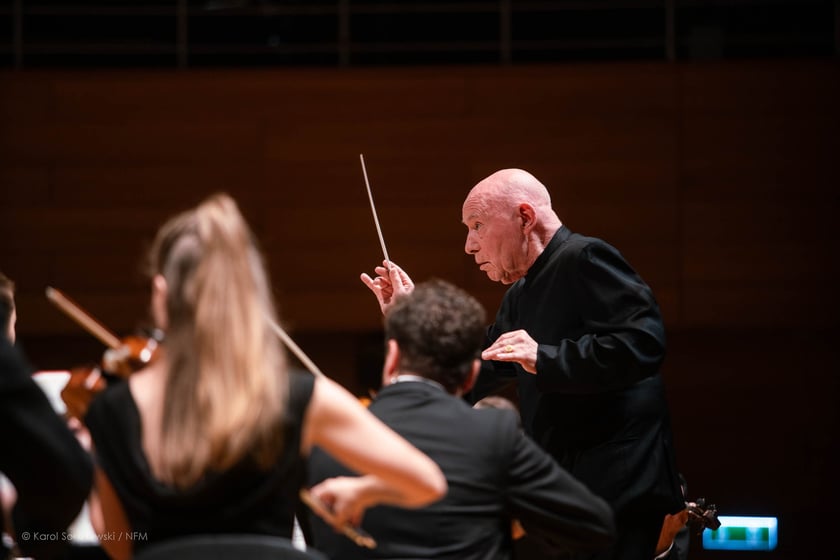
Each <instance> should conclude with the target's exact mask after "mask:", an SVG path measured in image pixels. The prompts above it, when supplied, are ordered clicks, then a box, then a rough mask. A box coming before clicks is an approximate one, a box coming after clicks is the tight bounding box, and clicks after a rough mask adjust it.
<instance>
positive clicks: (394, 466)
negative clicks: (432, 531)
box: [301, 378, 447, 521]
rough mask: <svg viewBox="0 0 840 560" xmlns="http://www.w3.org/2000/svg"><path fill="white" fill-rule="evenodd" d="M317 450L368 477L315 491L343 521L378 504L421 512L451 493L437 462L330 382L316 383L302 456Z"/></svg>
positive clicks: (305, 431)
mask: <svg viewBox="0 0 840 560" xmlns="http://www.w3.org/2000/svg"><path fill="white" fill-rule="evenodd" d="M313 445H317V446H318V447H321V448H322V449H323V450H324V451H326V452H327V453H329V454H330V455H332V456H333V457H334V458H335V459H336V460H338V461H340V462H341V463H343V464H344V465H346V466H347V467H349V468H350V469H352V470H354V471H356V472H358V473H360V474H362V475H367V476H362V477H360V478H359V479H357V480H356V481H344V482H343V483H340V484H339V483H336V482H329V481H324V483H322V484H320V485H318V486H316V487H315V488H313V489H312V492H313V494H314V495H315V496H316V497H318V498H320V499H321V500H322V501H324V502H326V503H327V504H328V505H330V506H331V507H333V508H334V509H335V513H336V515H337V516H338V517H339V518H340V519H341V520H342V521H344V520H354V519H356V518H358V516H359V514H360V512H361V511H363V510H364V509H365V508H367V507H369V506H372V505H375V504H379V503H384V504H389V505H395V506H400V507H408V508H417V507H423V506H425V505H428V504H430V503H432V502H435V501H437V500H439V499H440V498H442V497H443V496H444V495H445V494H446V491H447V485H446V479H445V478H444V476H443V473H442V472H441V470H440V467H438V465H437V464H436V463H435V462H434V461H432V460H431V459H430V458H429V457H427V456H426V455H425V454H424V453H422V452H420V451H419V450H418V449H416V448H415V447H414V446H412V445H411V444H410V443H408V442H407V441H406V440H405V439H403V438H402V437H401V436H399V435H398V434H397V433H396V432H394V431H393V430H391V428H389V427H387V426H386V425H385V424H383V423H382V422H381V421H379V420H378V419H377V418H376V417H375V416H374V415H373V414H371V413H370V411H368V410H367V409H366V408H365V407H364V406H362V405H361V403H359V401H358V399H356V398H355V397H354V396H353V395H351V394H350V393H349V392H348V391H347V390H345V389H344V388H343V387H341V386H340V385H338V384H337V383H335V382H334V381H331V380H329V379H327V378H318V379H316V380H315V389H314V391H313V394H312V399H311V401H310V404H309V407H308V409H307V412H306V417H305V419H304V428H303V442H302V450H301V451H302V453H304V454H307V455H308V453H309V449H310V448H311V447H312V446H313Z"/></svg>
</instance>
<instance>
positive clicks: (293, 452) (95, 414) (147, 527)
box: [85, 372, 314, 552]
mask: <svg viewBox="0 0 840 560" xmlns="http://www.w3.org/2000/svg"><path fill="white" fill-rule="evenodd" d="M313 387H314V378H313V377H312V376H311V375H309V374H306V373H299V372H291V373H290V374H289V404H288V406H287V412H286V421H285V425H284V426H280V427H278V429H283V430H285V432H284V439H283V441H284V445H283V451H282V452H281V455H280V456H279V457H278V458H277V461H276V463H275V464H274V466H273V467H272V468H271V469H270V470H268V471H265V470H261V469H259V468H258V467H257V466H256V465H253V464H251V462H250V461H242V462H241V463H240V464H237V465H236V466H234V467H233V468H231V469H229V470H227V471H224V472H211V473H208V474H207V475H206V476H205V477H204V478H203V479H202V480H200V481H199V482H198V483H197V484H195V485H194V486H193V487H191V488H189V489H187V490H181V489H176V488H174V487H172V486H170V485H167V484H164V483H161V482H160V481H158V480H157V479H155V477H154V476H153V475H152V472H151V469H150V468H149V464H148V461H147V460H146V456H145V454H144V452H143V448H142V445H141V442H142V438H141V425H140V415H139V412H138V409H137V405H136V403H135V402H134V399H133V397H132V395H131V392H130V391H129V388H128V383H126V382H120V383H117V384H116V385H113V386H111V387H108V389H106V390H105V391H104V392H103V393H101V394H100V395H98V396H97V397H96V398H95V399H94V401H93V403H92V404H91V406H90V409H89V410H88V414H87V416H86V418H85V423H86V424H87V426H88V428H89V430H90V434H91V437H92V439H93V444H94V447H95V450H96V451H95V455H96V456H95V460H96V462H97V464H98V466H99V467H100V468H102V470H103V471H104V472H105V473H106V474H107V475H108V478H109V480H110V482H111V484H112V485H113V487H114V490H115V491H116V493H117V495H118V496H119V499H120V501H121V502H122V506H123V508H124V509H125V512H126V515H127V516H128V521H129V524H130V526H131V532H130V533H129V534H128V535H113V538H122V539H131V540H132V541H133V545H134V550H135V552H136V551H138V550H141V549H142V548H144V547H145V546H146V545H149V544H153V543H158V542H161V541H165V540H167V539H171V538H174V537H180V536H186V535H192V534H209V533H250V534H266V535H276V536H281V537H286V538H291V536H292V528H293V523H294V521H293V519H294V514H295V510H296V508H297V507H298V502H299V499H298V491H299V489H300V488H301V486H302V485H303V484H304V482H305V463H304V460H303V458H302V457H301V456H300V438H301V427H302V423H303V416H304V413H305V412H306V408H307V406H308V405H309V401H310V399H311V397H312V391H313ZM106 538H111V536H107V537H106Z"/></svg>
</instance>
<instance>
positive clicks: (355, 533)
mask: <svg viewBox="0 0 840 560" xmlns="http://www.w3.org/2000/svg"><path fill="white" fill-rule="evenodd" d="M266 319H267V320H268V324H269V326H271V328H272V330H273V331H274V332H275V334H277V336H278V337H280V340H282V341H283V344H285V345H286V346H287V347H288V348H289V350H291V352H292V354H294V355H295V356H297V358H298V360H300V361H301V363H302V364H303V365H305V366H306V368H307V369H308V370H309V371H311V372H312V374H313V375H314V376H315V377H326V376H325V375H324V373H323V372H322V371H321V370H320V369H318V366H316V365H315V362H313V361H312V360H311V359H309V356H307V355H306V353H305V352H304V351H303V350H301V348H300V346H298V345H297V343H296V342H295V341H294V340H292V337H291V336H289V334H288V333H287V332H286V331H285V330H283V327H281V326H280V325H278V324H277V323H276V322H275V321H274V320H273V319H271V318H270V317H266ZM300 499H301V501H302V502H303V503H304V504H306V505H307V506H308V507H309V509H311V510H312V511H313V512H315V514H317V515H318V516H319V517H321V518H323V519H324V520H325V521H326V522H327V523H329V524H330V525H335V514H334V513H333V512H332V511H331V510H330V508H329V507H328V506H327V505H326V504H324V503H323V502H321V500H319V499H317V498H316V497H315V496H313V495H312V494H311V493H310V492H309V490H307V489H305V488H302V489H301V490H300ZM339 529H340V531H341V533H342V534H343V535H344V536H345V537H347V538H348V539H350V540H351V541H353V542H354V543H356V545H358V546H361V547H365V548H376V541H375V540H374V539H373V537H371V536H370V535H369V534H367V533H366V532H365V531H364V530H362V529H361V528H359V527H353V526H352V525H351V524H350V523H342V524H340V525H339Z"/></svg>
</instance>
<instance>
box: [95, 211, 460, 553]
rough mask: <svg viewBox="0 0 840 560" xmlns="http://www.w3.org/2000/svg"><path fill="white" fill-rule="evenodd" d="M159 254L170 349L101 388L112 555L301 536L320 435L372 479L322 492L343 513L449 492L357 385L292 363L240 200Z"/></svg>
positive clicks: (159, 317) (100, 451)
mask: <svg viewBox="0 0 840 560" xmlns="http://www.w3.org/2000/svg"><path fill="white" fill-rule="evenodd" d="M150 257H151V258H150V267H151V274H152V281H151V284H152V295H151V310H152V316H153V318H154V321H155V323H156V325H157V326H158V327H159V328H161V329H162V330H163V331H164V332H165V342H164V343H163V346H162V349H161V355H160V357H159V359H157V360H155V361H154V362H152V364H151V365H150V366H148V367H147V368H145V369H144V370H142V371H140V372H137V373H135V374H133V375H132V376H131V377H130V378H129V379H128V380H127V381H126V382H124V383H118V384H116V385H114V386H112V387H109V388H108V389H107V390H106V391H105V392H104V393H103V394H101V395H100V396H98V397H97V398H96V399H95V400H94V402H93V403H92V405H91V407H90V410H89V412H88V414H87V417H86V419H85V422H86V424H87V426H88V428H89V430H90V433H91V437H92V440H93V447H94V455H95V457H96V462H97V470H96V476H95V490H94V494H93V496H92V500H91V517H92V521H93V524H94V527H95V528H96V529H97V533H99V534H100V535H103V536H104V538H102V539H101V542H102V546H103V548H104V549H105V550H106V552H108V554H109V555H111V556H112V557H114V558H129V557H130V556H131V555H132V553H133V552H136V551H137V550H139V549H142V548H143V547H145V546H146V545H148V544H151V543H157V542H160V541H165V540H167V539H172V538H176V537H180V536H186V535H193V534H207V533H228V534H229V533H249V534H270V535H278V536H283V537H290V536H291V532H292V525H293V514H294V509H295V506H296V504H297V500H298V491H299V489H300V488H301V486H302V484H303V480H304V458H305V456H306V455H307V454H308V451H309V449H310V448H311V447H312V446H314V445H317V446H319V447H322V448H323V449H325V450H326V451H327V452H329V453H330V454H332V455H333V456H335V457H336V458H337V459H339V460H340V461H342V462H343V463H345V464H346V465H348V466H349V467H351V468H353V470H355V471H356V472H359V473H362V479H361V483H360V481H359V480H356V481H353V483H352V484H342V481H340V480H332V481H326V482H325V483H324V485H323V486H322V487H320V488H317V487H316V488H313V489H312V491H313V493H314V494H316V496H320V497H323V498H324V499H325V500H327V501H328V502H329V503H330V504H331V505H332V506H333V508H334V509H335V513H336V515H337V518H336V520H337V521H338V522H344V521H348V520H349V521H355V520H358V519H359V518H360V515H361V512H362V511H364V509H365V508H367V507H369V506H371V505H374V504H377V503H388V504H392V505H398V506H403V507H421V506H423V505H426V504H428V503H430V502H432V501H435V500H437V499H439V498H440V497H442V496H443V494H444V493H445V491H446V482H445V479H444V478H443V474H442V473H441V472H440V469H439V468H438V467H437V465H436V464H435V463H434V462H432V461H431V460H430V459H429V458H428V457H426V456H425V455H423V454H422V453H420V452H419V451H417V450H416V449H415V448H414V447H412V446H411V445H409V444H408V443H407V442H406V441H405V440H403V439H402V438H400V437H399V436H398V435H396V434H395V433H394V432H392V431H391V430H390V429H389V428H387V427H386V426H385V425H384V424H381V423H380V422H379V421H378V420H376V419H375V418H374V417H373V416H372V415H371V414H370V413H369V412H368V411H367V410H366V409H365V408H364V407H363V406H362V405H361V404H360V403H359V402H358V400H357V399H356V398H355V397H354V396H352V395H351V394H350V393H349V392H347V391H346V390H344V389H343V388H342V387H341V386H339V385H338V384H336V383H334V382H332V381H330V380H329V379H327V378H324V377H318V378H315V377H313V376H311V375H308V374H303V373H296V372H290V370H289V368H288V366H287V363H286V357H285V353H284V349H283V347H282V346H281V342H280V340H279V339H278V338H277V335H276V334H275V333H274V332H273V330H272V325H271V322H272V321H274V322H276V313H275V309H274V304H273V302H272V297H271V288H270V283H269V280H268V276H267V273H266V270H265V267H264V265H263V262H262V259H261V256H260V254H259V251H258V249H257V247H256V245H255V242H254V239H253V236H252V234H251V232H250V230H249V228H248V226H247V224H246V222H245V220H244V218H243V217H242V215H241V213H240V211H239V209H238V207H237V205H236V203H235V202H234V201H233V199H231V198H230V197H229V196H227V195H224V194H221V195H215V196H212V197H210V198H208V199H207V200H206V201H204V202H203V203H202V204H200V205H199V206H198V207H197V208H195V209H193V210H189V211H187V212H184V213H182V214H180V215H178V216H176V217H174V218H172V219H171V220H169V221H168V222H167V223H166V224H165V225H164V226H163V227H162V228H161V229H160V230H159V231H158V234H157V237H156V239H155V242H154V244H153V246H152V250H151V254H150ZM371 442H376V443H375V445H373V444H371ZM117 536H119V537H120V538H117ZM111 537H113V538H111Z"/></svg>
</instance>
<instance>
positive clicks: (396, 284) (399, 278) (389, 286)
mask: <svg viewBox="0 0 840 560" xmlns="http://www.w3.org/2000/svg"><path fill="white" fill-rule="evenodd" d="M374 272H376V274H377V276H376V278H371V277H370V276H368V274H367V273H364V272H363V273H362V275H361V276H360V278H361V280H362V282H363V283H364V284H365V286H367V287H368V288H370V291H372V292H373V295H375V296H376V300H377V301H378V302H379V309H381V310H382V314H383V315H384V314H385V313H386V312H387V311H388V308H389V307H391V305H392V304H393V303H394V301H396V300H397V298H399V297H400V296H402V295H405V294H410V293H411V292H412V291H414V282H413V281H412V280H411V277H410V276H409V275H408V274H406V272H405V271H404V270H403V269H401V268H400V267H399V266H397V265H396V264H394V263H393V262H391V263H390V267H389V263H388V261H382V266H377V267H376V268H375V269H374Z"/></svg>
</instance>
